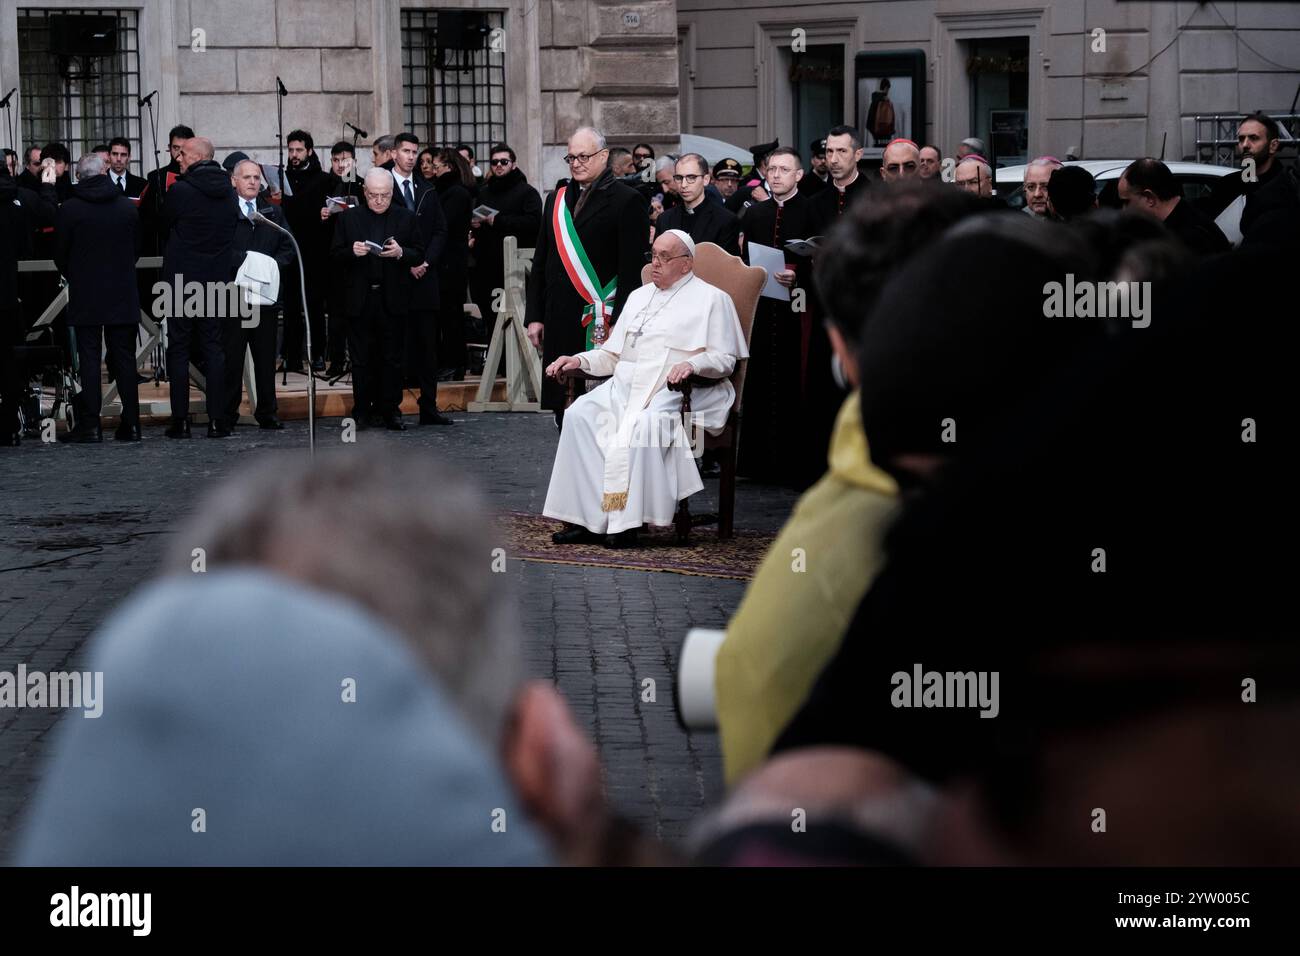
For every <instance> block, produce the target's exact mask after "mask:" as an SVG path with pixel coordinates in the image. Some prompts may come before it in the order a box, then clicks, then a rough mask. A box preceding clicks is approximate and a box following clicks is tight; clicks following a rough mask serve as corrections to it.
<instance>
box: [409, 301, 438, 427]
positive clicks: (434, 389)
mask: <svg viewBox="0 0 1300 956" xmlns="http://www.w3.org/2000/svg"><path fill="white" fill-rule="evenodd" d="M404 372H405V376H404V378H405V380H406V381H407V382H415V384H416V385H418V386H419V388H420V411H422V412H436V411H437V410H438V313H437V312H435V311H433V310H432V309H412V310H411V311H410V313H409V314H408V315H407V316H406V365H405V369H404Z"/></svg>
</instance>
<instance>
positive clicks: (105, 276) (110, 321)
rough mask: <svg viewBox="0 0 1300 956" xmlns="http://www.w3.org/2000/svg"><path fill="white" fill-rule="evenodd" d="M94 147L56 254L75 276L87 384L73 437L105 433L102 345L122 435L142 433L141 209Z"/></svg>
mask: <svg viewBox="0 0 1300 956" xmlns="http://www.w3.org/2000/svg"><path fill="white" fill-rule="evenodd" d="M105 172H106V169H105V166H104V163H103V160H102V159H100V157H99V156H98V155H97V154H95V153H90V154H88V155H86V156H83V157H81V160H80V161H79V162H78V163H77V184H76V185H75V186H73V188H72V195H71V196H70V197H69V198H68V201H67V202H65V203H64V204H63V205H62V206H61V207H60V208H59V219H58V224H57V226H56V228H55V237H56V239H55V249H54V262H55V264H56V265H57V266H58V267H59V272H61V273H62V274H63V276H64V278H65V279H67V280H68V316H67V318H68V326H69V327H70V328H72V329H73V330H75V333H76V338H77V358H78V363H79V364H78V368H79V370H80V375H81V392H80V393H79V394H78V395H77V425H76V428H74V429H73V430H72V431H71V432H70V433H69V434H68V436H67V438H66V440H67V441H70V442H99V441H103V437H104V436H103V433H102V431H101V429H100V422H99V412H100V402H101V397H102V396H101V388H102V384H101V382H100V361H99V357H100V351H101V348H102V347H104V346H105V345H106V346H107V352H108V367H109V371H111V372H112V374H113V378H114V380H115V381H116V382H117V385H118V392H119V394H120V395H121V398H122V421H121V424H120V425H119V426H118V429H117V433H116V435H115V436H114V437H115V438H117V440H118V441H139V440H140V402H139V399H138V397H137V391H136V366H135V337H136V328H137V326H138V325H139V324H140V299H139V295H138V293H137V290H136V282H135V260H136V257H137V256H138V255H139V252H140V229H139V225H140V224H139V218H140V217H139V213H138V212H137V211H136V208H135V203H133V202H131V200H129V199H127V198H126V197H125V196H123V195H122V194H121V192H120V191H119V190H118V189H117V188H116V187H115V186H114V185H113V184H112V182H110V181H109V178H108V176H107V175H105Z"/></svg>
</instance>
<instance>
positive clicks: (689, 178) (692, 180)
mask: <svg viewBox="0 0 1300 956" xmlns="http://www.w3.org/2000/svg"><path fill="white" fill-rule="evenodd" d="M703 178H704V177H703V176H702V175H700V174H699V173H687V174H686V175H685V176H678V175H675V174H674V176H673V182H675V183H677V184H678V185H681V184H682V183H685V184H686V185H688V186H694V185H695V184H696V183H698V182H699V181H700V180H701V179H703Z"/></svg>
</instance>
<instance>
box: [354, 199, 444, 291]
mask: <svg viewBox="0 0 1300 956" xmlns="http://www.w3.org/2000/svg"><path fill="white" fill-rule="evenodd" d="M435 203H436V200H435ZM374 215H375V214H374V213H373V212H371V210H370V207H369V206H366V205H364V204H362V205H360V206H358V207H357V208H356V209H349V210H348V211H347V212H344V213H339V215H338V216H336V217H335V218H336V219H337V220H338V222H336V223H335V224H334V244H333V245H332V246H331V247H330V258H331V259H332V260H333V263H334V265H336V266H340V267H342V268H343V269H345V270H346V272H347V275H346V280H345V281H346V286H345V291H346V295H347V301H346V303H345V305H346V308H347V312H348V315H349V316H359V315H361V313H362V311H363V310H364V309H365V306H366V295H367V294H369V291H370V278H369V266H370V263H369V261H368V260H369V258H370V257H369V256H355V255H353V254H352V244H353V243H354V242H363V241H365V239H366V238H367V231H368V227H369V223H370V220H371V219H372V218H373V217H374ZM383 218H384V219H385V223H384V229H383V233H384V236H385V237H388V236H392V237H393V238H394V239H395V240H397V244H398V245H399V246H401V247H402V255H401V257H400V258H398V259H381V260H380V270H381V273H382V278H381V279H380V282H382V283H383V292H384V308H385V309H387V310H388V312H389V314H391V315H406V313H407V312H408V311H409V310H410V307H411V301H410V300H411V289H412V286H413V285H414V284H415V279H414V278H412V276H411V266H415V265H419V264H420V263H421V262H422V261H423V260H424V246H423V245H422V244H421V242H420V226H419V221H418V220H417V219H416V218H415V214H414V213H412V212H411V211H410V210H409V209H407V208H406V207H405V206H403V205H401V204H400V203H393V204H391V205H390V206H389V207H388V211H387V212H386V213H385V214H384V217H383ZM433 272H434V270H432V269H430V270H429V272H428V273H426V274H425V276H426V278H427V277H428V276H429V274H430V273H433Z"/></svg>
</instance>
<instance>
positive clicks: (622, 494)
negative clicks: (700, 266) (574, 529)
mask: <svg viewBox="0 0 1300 956" xmlns="http://www.w3.org/2000/svg"><path fill="white" fill-rule="evenodd" d="M638 332H639V334H638ZM748 357H749V350H748V349H747V348H746V347H745V336H744V332H743V331H742V330H741V328H740V319H739V317H738V316H737V315H736V307H735V305H734V304H733V303H732V301H731V297H730V296H729V295H727V293H725V292H723V291H722V290H721V289H719V288H717V287H716V286H712V285H709V284H708V283H707V282H705V281H704V280H703V279H700V278H698V277H697V276H696V275H695V274H694V273H688V274H687V275H686V276H684V277H683V278H681V279H679V280H678V281H677V282H676V283H674V284H673V285H672V286H670V287H669V288H667V289H659V288H657V287H656V286H655V285H654V284H653V283H651V284H647V285H643V286H642V287H641V288H639V289H637V290H636V291H635V292H633V293H632V294H631V295H630V296H628V299H627V304H626V305H625V306H624V307H623V318H622V319H620V320H619V321H618V322H617V323H616V324H615V326H614V328H613V329H612V330H611V331H610V336H609V340H608V341H607V342H606V343H605V344H604V345H603V346H601V347H600V348H598V349H593V350H591V351H590V352H584V353H583V354H582V355H580V356H578V359H579V361H580V362H581V363H582V370H583V371H584V372H588V373H590V374H592V375H600V376H603V375H610V374H611V373H612V375H613V378H611V379H610V380H609V381H607V382H603V383H601V384H600V385H599V386H598V387H596V388H594V389H592V390H591V391H590V392H587V393H586V394H585V395H582V396H580V397H579V398H578V399H577V401H575V402H574V403H573V405H572V406H570V408H569V409H568V411H566V412H565V413H564V428H563V429H562V431H561V433H560V446H559V448H558V449H557V450H556V453H555V467H554V468H553V469H552V470H551V486H550V488H549V490H548V491H547V492H546V505H545V507H544V508H543V509H542V513H543V514H544V515H546V516H547V517H548V518H558V519H559V520H561V521H568V522H571V523H573V524H578V525H582V526H583V527H584V528H587V529H588V530H590V531H594V532H595V533H597V534H617V533H618V532H620V531H626V530H628V529H629V528H639V527H640V526H641V525H642V524H653V525H670V524H672V521H673V515H674V513H675V512H676V510H677V503H678V502H679V501H681V500H682V499H683V498H688V497H690V496H691V495H693V494H695V493H696V492H697V491H700V490H701V489H703V488H704V482H702V481H701V480H700V473H699V469H698V468H697V467H696V465H695V457H694V452H693V451H692V447H691V446H692V442H691V435H692V434H696V435H698V433H699V430H700V429H703V430H706V431H708V432H711V433H714V434H716V433H717V432H719V431H721V430H722V428H723V426H725V425H726V423H727V413H728V412H729V411H730V410H731V403H732V400H733V399H734V398H735V389H734V388H733V387H732V385H731V383H730V382H720V383H719V384H717V385H714V386H712V387H710V388H700V389H695V390H693V391H692V393H691V418H692V426H693V427H692V429H691V430H690V431H686V430H684V429H682V427H681V407H682V396H681V393H680V392H674V391H670V390H669V389H668V387H667V384H666V381H667V378H668V370H669V369H671V368H672V367H673V366H674V365H676V364H677V363H678V362H689V363H690V364H691V366H692V367H693V368H694V369H695V374H697V375H701V376H705V377H708V378H727V377H728V376H730V375H731V373H732V370H733V369H735V367H736V361H737V360H738V359H742V358H748Z"/></svg>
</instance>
